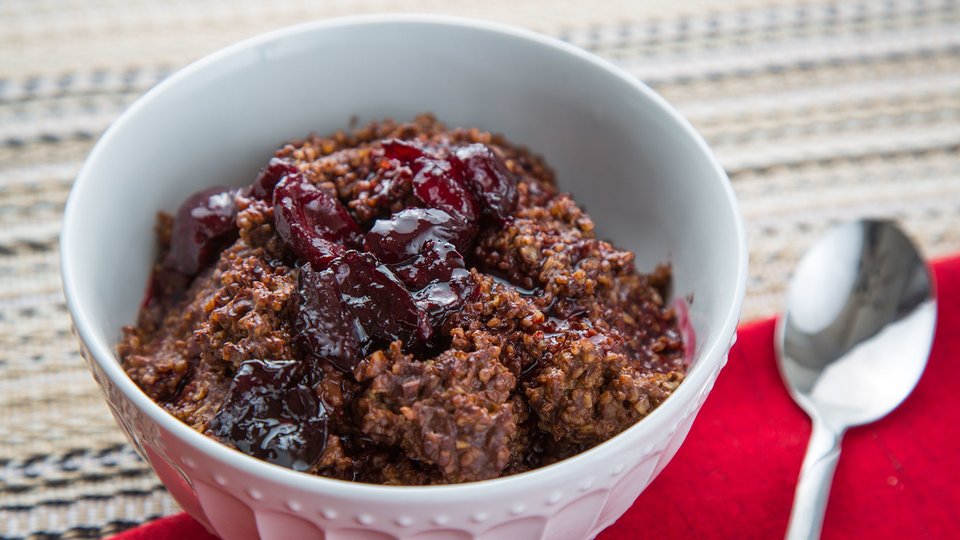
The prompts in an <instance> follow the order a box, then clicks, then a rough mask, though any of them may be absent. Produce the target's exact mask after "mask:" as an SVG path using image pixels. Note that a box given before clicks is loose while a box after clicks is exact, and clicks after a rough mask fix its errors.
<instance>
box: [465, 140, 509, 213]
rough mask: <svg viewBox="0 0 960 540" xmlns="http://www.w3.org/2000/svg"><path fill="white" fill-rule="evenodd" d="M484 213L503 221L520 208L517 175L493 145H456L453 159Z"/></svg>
mask: <svg viewBox="0 0 960 540" xmlns="http://www.w3.org/2000/svg"><path fill="white" fill-rule="evenodd" d="M452 161H453V163H454V164H455V166H456V167H457V168H458V169H459V171H460V176H461V177H462V178H463V181H464V184H466V186H467V187H468V188H470V190H471V191H472V192H473V194H474V196H476V198H477V200H478V201H480V203H481V207H482V208H483V215H485V216H489V217H490V218H492V219H493V220H494V221H495V222H496V223H504V222H505V221H506V220H507V218H509V217H510V215H512V214H513V211H514V210H516V208H517V179H516V177H515V176H514V175H513V173H512V172H510V169H508V168H507V164H506V163H504V162H503V160H502V159H500V156H499V155H497V153H496V152H494V151H493V150H492V149H490V147H488V146H487V145H485V144H480V143H475V144H471V145H469V146H463V147H460V148H457V150H456V152H454V159H453V160H452Z"/></svg>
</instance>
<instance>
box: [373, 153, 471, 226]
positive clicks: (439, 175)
mask: <svg viewBox="0 0 960 540" xmlns="http://www.w3.org/2000/svg"><path fill="white" fill-rule="evenodd" d="M383 150H384V155H385V156H386V157H387V158H389V159H395V160H397V161H399V162H400V164H401V165H404V166H407V167H409V168H410V170H411V172H413V193H414V195H416V196H417V198H418V199H420V200H421V201H423V204H425V205H427V206H429V207H430V208H439V209H440V210H443V211H445V212H447V213H448V214H450V215H452V216H454V217H457V218H460V219H462V220H463V221H464V222H465V224H466V225H468V226H470V227H473V226H475V225H474V224H475V223H476V222H477V219H478V218H479V217H480V207H479V205H478V204H477V200H476V198H475V197H474V196H473V193H471V191H470V190H469V189H468V188H467V186H466V185H464V182H463V179H462V178H461V176H460V171H459V170H458V169H457V168H456V167H455V166H454V165H453V163H451V162H450V160H447V159H444V158H441V157H439V156H437V155H435V154H433V153H431V152H427V151H425V150H423V149H421V148H419V147H417V146H415V145H414V144H412V143H409V142H406V141H401V140H398V139H391V140H388V141H385V142H384V143H383Z"/></svg>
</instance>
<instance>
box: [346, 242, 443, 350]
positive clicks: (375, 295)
mask: <svg viewBox="0 0 960 540" xmlns="http://www.w3.org/2000/svg"><path fill="white" fill-rule="evenodd" d="M330 268H331V270H333V271H334V273H335V274H336V279H337V285H338V287H339V289H340V299H341V300H342V301H343V303H344V305H346V306H347V309H349V310H350V312H351V313H353V315H354V317H356V321H357V324H356V325H355V327H356V329H357V332H358V337H359V340H360V344H361V354H363V355H366V354H369V353H370V352H373V349H374V348H375V347H377V346H383V345H386V344H388V343H390V342H392V341H395V340H398V339H399V340H403V342H404V345H405V346H407V348H411V347H413V346H415V345H416V343H418V342H426V341H427V340H428V339H430V336H431V334H432V332H433V330H432V328H431V327H430V324H429V321H428V320H427V317H426V314H425V313H424V312H423V311H421V310H420V309H419V308H418V307H417V304H416V303H415V302H414V300H413V298H412V297H411V296H410V293H409V292H407V289H406V288H405V287H404V286H403V283H401V282H400V280H398V279H397V277H396V276H395V275H394V274H393V272H392V271H391V270H390V269H389V268H387V267H386V266H384V265H382V264H380V262H379V261H377V259H376V257H374V256H373V255H372V254H370V253H360V252H358V251H354V250H350V251H347V252H346V253H344V254H343V256H342V257H340V258H339V259H337V260H336V261H334V263H333V264H331V266H330ZM357 360H359V358H358V359H357Z"/></svg>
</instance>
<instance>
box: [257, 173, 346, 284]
mask: <svg viewBox="0 0 960 540" xmlns="http://www.w3.org/2000/svg"><path fill="white" fill-rule="evenodd" d="M273 221H274V227H275V228H276V230H277V234H278V235H280V238H281V239H282V240H283V242H284V243H285V244H286V245H287V246H288V247H289V248H290V250H291V251H293V252H294V253H295V254H296V255H297V257H299V258H300V259H301V260H303V261H306V262H309V263H311V264H313V266H314V268H325V267H326V266H327V265H328V264H329V263H330V262H331V261H332V260H333V259H335V258H336V257H339V256H340V255H343V252H344V251H346V249H347V248H346V247H345V244H346V245H350V244H353V243H354V242H355V241H356V238H357V237H358V235H359V234H360V227H359V226H358V225H357V223H356V221H354V220H353V218H352V217H350V214H348V213H347V210H346V208H344V207H343V205H342V204H340V201H338V200H337V199H336V198H335V197H334V196H332V195H330V194H329V193H327V192H326V191H323V190H322V189H320V188H318V187H317V186H315V185H313V184H312V183H310V182H309V181H308V180H307V179H306V178H305V177H304V175H303V173H299V172H297V173H292V174H288V175H286V176H284V177H283V179H282V180H281V181H280V183H279V184H277V186H276V188H275V189H274V191H273Z"/></svg>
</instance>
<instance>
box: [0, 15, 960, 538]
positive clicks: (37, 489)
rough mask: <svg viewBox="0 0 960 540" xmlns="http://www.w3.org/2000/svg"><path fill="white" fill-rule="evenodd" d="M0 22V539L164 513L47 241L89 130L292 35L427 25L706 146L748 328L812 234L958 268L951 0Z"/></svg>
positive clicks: (955, 47) (959, 207)
mask: <svg viewBox="0 0 960 540" xmlns="http://www.w3.org/2000/svg"><path fill="white" fill-rule="evenodd" d="M663 4H664V3H660V2H656V3H654V2H633V1H630V0H615V1H606V2H583V1H579V0H556V1H554V0H534V1H527V0H488V1H486V2H483V3H479V2H472V3H467V2H445V1H441V0H352V1H351V0H329V1H325V2H322V3H321V2H314V3H304V2H299V1H293V0H280V1H275V2H254V1H249V0H247V1H235V2H226V1H214V0H201V1H195V2H190V1H186V0H182V1H173V0H168V1H161V2H154V1H149V0H130V1H125V2H123V1H116V0H114V1H93V0H61V1H53V0H43V1H28V0H7V1H5V2H0V51H3V53H0V58H2V62H0V538H36V539H39V538H99V537H102V536H105V535H109V534H111V533H113V532H117V531H120V530H123V529H125V528H128V527H131V526H134V525H136V524H138V523H141V522H143V521H145V520H148V519H151V518H154V517H157V516H161V515H165V514H169V513H171V512H174V511H176V510H177V507H176V505H175V503H174V502H173V501H172V499H171V498H170V497H169V496H168V495H167V493H166V492H165V491H164V490H163V487H162V486H161V485H160V484H159V481H158V480H157V479H156V477H155V476H154V475H153V474H152V472H151V471H150V469H149V467H148V466H146V465H145V464H144V463H143V462H142V461H141V460H140V459H139V458H138V457H137V456H136V455H135V454H134V452H133V451H132V450H131V449H130V447H129V446H127V445H126V444H125V441H124V439H123V437H122V435H121V434H120V432H119V430H118V429H117V428H116V427H115V426H114V423H113V420H112V418H111V417H110V415H109V413H108V411H107V408H106V407H105V406H104V404H103V402H102V398H101V397H100V394H99V391H98V390H97V388H96V386H95V384H94V382H93V380H92V378H91V377H90V376H89V374H88V373H87V372H86V370H85V368H84V367H83V362H82V361H81V360H80V358H79V356H78V354H77V350H76V347H75V344H74V340H73V338H72V336H71V335H70V332H69V320H68V316H67V312H66V307H65V305H64V301H63V297H62V293H61V290H60V283H59V276H58V260H57V234H58V231H59V226H60V219H61V212H62V209H63V204H64V201H65V199H66V196H67V193H68V191H69V189H70V185H71V182H72V179H73V177H74V176H75V175H76V173H77V171H78V170H79V167H80V165H81V163H82V161H83V159H84V157H85V156H86V154H87V153H88V152H89V150H90V148H91V147H92V145H93V143H94V142H95V140H96V138H97V137H98V136H99V134H100V133H101V132H102V131H103V129H104V128H105V127H106V126H107V125H108V124H109V123H110V122H111V121H112V120H113V119H114V118H116V117H117V115H118V114H119V113H120V112H121V111H122V110H123V109H124V108H125V107H126V106H128V105H129V104H130V103H131V102H132V101H133V100H135V99H136V98H137V97H138V96H140V95H141V94H142V93H143V92H144V91H145V90H147V89H148V88H150V87H151V86H153V85H154V84H156V83H157V82H158V81H160V80H162V79H163V78H164V77H166V76H167V75H168V74H169V73H171V72H172V71H173V70H175V69H177V68H179V67H180V66H183V65H185V64H186V63H188V62H189V61H190V60H193V59H195V58H197V57H199V56H201V55H203V54H205V53H207V52H211V51H213V50H216V49H218V48H220V47H222V46H224V45H227V44H229V43H231V42H234V41H237V40H239V39H242V38H245V37H249V36H251V35H254V34H257V33H260V32H263V31H266V30H270V29H273V28H277V27H281V26H285V25H288V24H293V23H296V22H299V21H303V20H312V19H317V18H324V17H331V16H337V15H346V14H356V13H370V12H380V11H418V12H420V11H429V12H437V13H451V14H458V15H468V16H475V17H481V18H487V19H493V20H498V21H502V22H508V23H512V24H517V25H521V26H526V27H529V28H533V29H535V30H538V31H541V32H544V33H546V34H550V35H554V36H558V37H560V38H562V39H565V40H567V41H569V42H571V43H574V44H576V45H578V46H581V47H584V48H586V49H588V50H591V51H594V52H596V53H597V54H600V55H602V56H604V57H606V58H608V59H610V60H612V61H614V62H616V63H617V64H619V65H621V66H623V67H624V68H625V69H627V70H628V71H629V72H630V73H633V74H635V75H636V76H637V77H640V78H641V79H643V80H644V81H646V82H648V83H649V84H650V85H651V86H653V87H654V88H655V89H656V90H657V91H658V92H660V93H661V94H662V95H664V96H665V97H666V98H667V99H668V100H670V101H671V102H672V103H674V104H675V105H676V106H677V107H678V108H679V109H680V111H681V112H682V113H684V114H685V115H686V116H687V117H688V118H689V119H690V120H691V121H692V122H693V124H694V125H695V126H696V127H697V128H698V129H699V130H700V131H701V132H702V133H703V134H704V135H705V137H706V138H707V139H708V142H709V143H710V144H711V146H712V147H713V149H714V150H715V151H716V153H717V155H718V157H719V158H720V161H721V162H722V164H723V165H724V167H725V168H726V169H727V171H728V172H729V174H730V177H731V178H732V180H733V184H734V187H735V189H736V191H737V193H738V195H739V197H740V201H741V204H742V209H743V212H744V215H745V218H746V220H747V226H748V231H749V235H750V245H751V248H750V258H751V261H750V264H751V277H750V282H749V290H748V297H747V302H746V308H745V313H744V316H745V317H746V318H754V317H758V316H762V315H769V314H772V313H774V312H776V311H777V310H778V309H779V307H780V304H781V299H782V296H783V289H784V286H785V284H786V282H787V280H788V277H789V272H790V269H791V268H792V266H793V265H794V264H795V262H796V260H797V258H798V257H799V255H800V253H801V252H802V251H803V249H804V248H805V247H806V246H807V245H809V243H810V242H811V241H812V240H813V238H814V237H815V236H816V235H817V234H819V233H820V232H821V231H822V230H823V229H825V228H826V227H828V226H829V225H831V224H833V223H836V222H838V221H843V220H847V219H851V218H854V217H858V216H866V215H870V216H887V217H893V218H896V219H898V220H900V221H901V223H902V224H903V225H904V226H905V228H906V229H907V230H908V232H909V233H910V234H911V235H912V236H913V237H914V238H915V239H916V240H917V242H918V243H919V244H920V245H921V246H922V248H923V250H924V251H925V253H926V254H927V255H928V256H930V257H937V256H940V255H945V254H948V253H953V252H957V251H960V152H958V150H960V5H958V3H957V2H955V1H953V0H884V1H872V0H861V1H850V2H840V1H834V2H824V1H809V2H795V1H787V0H727V1H720V0H709V1H708V0H694V1H689V2H673V3H670V5H668V6H665V5H663Z"/></svg>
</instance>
